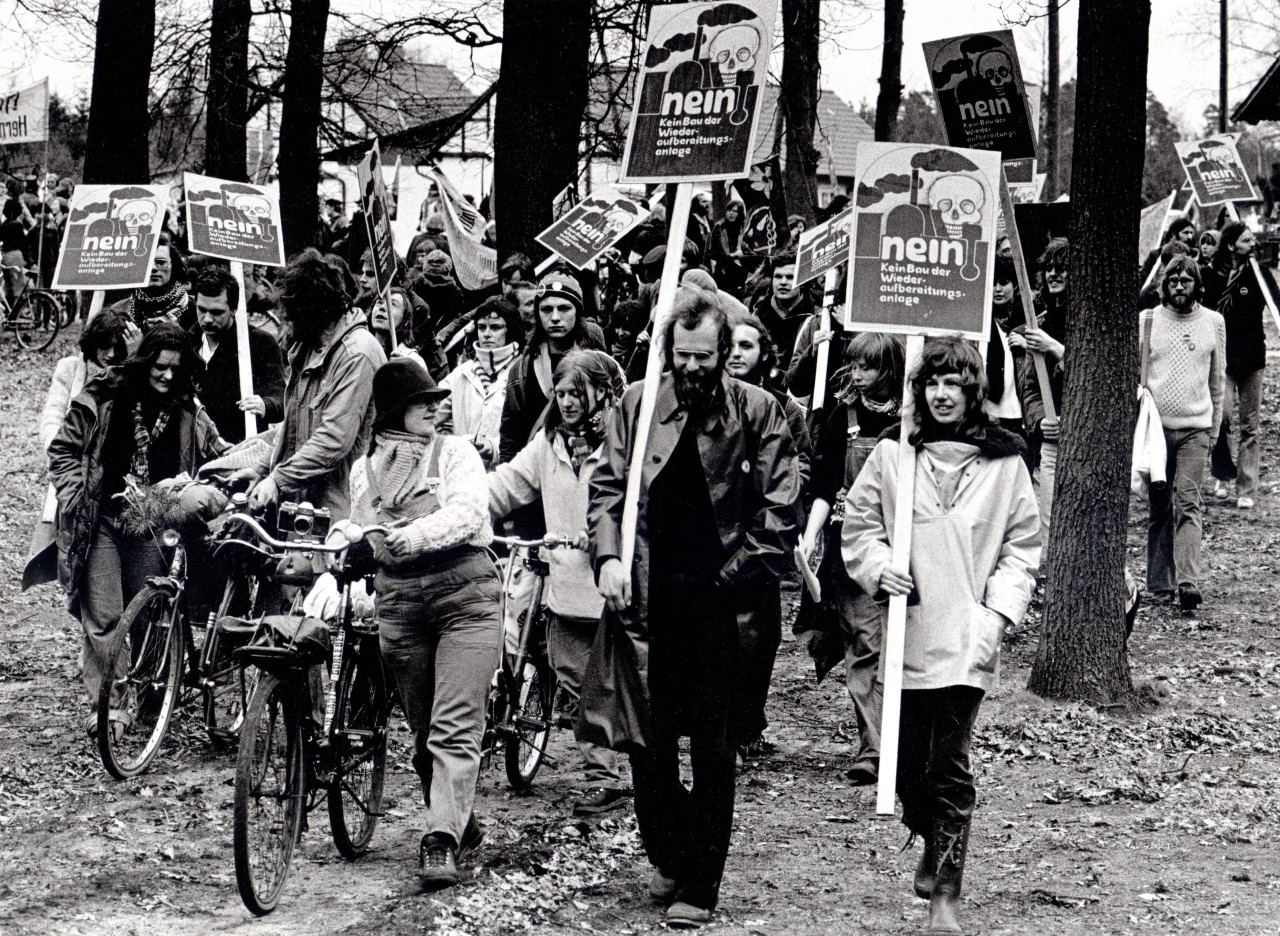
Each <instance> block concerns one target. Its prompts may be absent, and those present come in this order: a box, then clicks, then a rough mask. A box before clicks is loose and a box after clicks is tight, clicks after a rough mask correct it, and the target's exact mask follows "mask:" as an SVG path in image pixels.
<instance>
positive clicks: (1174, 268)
mask: <svg viewBox="0 0 1280 936" xmlns="http://www.w3.org/2000/svg"><path fill="white" fill-rule="evenodd" d="M1179 273H1186V274H1187V275H1188V276H1190V277H1191V278H1192V279H1193V280H1195V281H1196V284H1195V286H1194V287H1193V288H1192V290H1191V301H1192V302H1199V301H1200V296H1201V295H1202V294H1203V293H1204V283H1203V281H1202V280H1201V278H1200V264H1198V263H1196V261H1195V259H1194V258H1193V257H1191V256H1190V255H1188V254H1181V255H1179V256H1177V257H1174V258H1173V259H1172V260H1170V261H1169V263H1168V264H1167V265H1166V266H1165V268H1164V270H1163V272H1161V274H1160V298H1161V300H1162V301H1163V302H1164V303H1165V305H1168V304H1169V280H1171V279H1173V277H1174V276H1176V275H1177V274H1179Z"/></svg>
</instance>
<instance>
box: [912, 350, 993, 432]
mask: <svg viewBox="0 0 1280 936" xmlns="http://www.w3.org/2000/svg"><path fill="white" fill-rule="evenodd" d="M940 374H956V375H958V376H959V377H960V383H961V385H962V386H963V387H964V402H965V407H964V417H963V418H962V419H961V420H960V425H959V427H958V431H956V432H954V433H953V432H950V431H946V430H943V429H942V428H941V426H939V424H938V422H937V421H936V420H934V418H933V414H932V413H931V412H930V411H929V403H928V401H927V400H926V399H925V394H924V391H925V387H926V386H927V385H928V383H929V378H931V377H936V376H938V375H940ZM986 398H987V379H986V377H985V376H984V374H983V372H982V356H981V355H980V354H978V349H977V348H975V347H974V346H973V345H971V344H970V343H969V342H967V341H965V340H964V339H963V338H960V337H957V336H953V335H943V336H941V337H937V338H927V339H925V342H924V352H923V354H921V356H920V363H919V364H917V365H916V368H915V370H913V371H912V372H911V401H912V403H913V404H914V406H915V412H914V414H913V419H914V421H915V428H914V429H913V430H912V432H911V435H910V436H909V438H908V441H909V442H910V443H911V444H912V445H914V446H917V447H919V446H920V445H923V444H924V443H925V442H933V441H935V440H937V439H940V438H955V437H957V436H958V437H960V438H981V437H982V436H984V435H985V434H986V431H987V426H988V424H989V420H988V419H987V416H986V414H985V413H984V412H983V410H982V403H983V401H984V400H985V399H986Z"/></svg>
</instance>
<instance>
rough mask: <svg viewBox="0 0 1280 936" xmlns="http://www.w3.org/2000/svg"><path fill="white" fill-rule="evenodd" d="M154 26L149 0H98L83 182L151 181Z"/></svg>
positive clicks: (154, 20)
mask: <svg viewBox="0 0 1280 936" xmlns="http://www.w3.org/2000/svg"><path fill="white" fill-rule="evenodd" d="M155 30H156V10H155V3H154V2H153V0H101V2H100V3H99V5H98V28H97V38H96V41H95V44H94V55H93V87H92V90H91V92H90V97H89V127H88V138H87V140H86V143H85V154H84V181H85V182H88V183H91V184H104V185H105V184H111V183H116V182H130V183H147V182H150V181H151V164H150V159H149V153H148V134H149V132H150V129H151V117H150V114H149V112H148V105H149V101H148V97H149V94H150V83H151V54H152V52H153V51H154V48H155Z"/></svg>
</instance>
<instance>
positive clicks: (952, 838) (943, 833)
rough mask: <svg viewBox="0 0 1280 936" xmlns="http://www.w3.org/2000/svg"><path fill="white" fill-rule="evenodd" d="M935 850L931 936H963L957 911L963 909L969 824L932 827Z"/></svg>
mask: <svg viewBox="0 0 1280 936" xmlns="http://www.w3.org/2000/svg"><path fill="white" fill-rule="evenodd" d="M932 838H933V848H934V852H935V854H936V856H937V858H936V864H935V865H934V867H935V868H936V871H935V878H934V884H933V894H932V896H931V897H930V898H929V928H928V930H926V932H927V933H928V934H929V936H964V930H963V929H961V927H960V920H959V918H958V917H957V911H958V910H959V907H960V885H961V882H962V880H963V878H964V860H965V855H966V852H968V850H969V823H967V822H955V821H937V822H934V824H933V836H932Z"/></svg>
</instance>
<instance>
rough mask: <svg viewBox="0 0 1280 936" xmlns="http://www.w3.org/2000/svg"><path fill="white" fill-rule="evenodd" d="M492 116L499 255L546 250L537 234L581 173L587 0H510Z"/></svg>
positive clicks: (588, 16)
mask: <svg viewBox="0 0 1280 936" xmlns="http://www.w3.org/2000/svg"><path fill="white" fill-rule="evenodd" d="M502 36H503V40H502V63H501V70H500V72H499V74H500V75H501V79H500V81H501V84H500V86H499V90H498V104H497V112H496V113H495V114H494V128H493V150H494V183H493V185H494V198H495V202H496V214H497V217H496V221H497V223H498V253H499V256H500V257H502V258H505V257H507V256H509V255H510V254H512V253H515V252H517V251H518V252H520V253H523V254H526V255H528V256H530V257H540V256H545V254H546V250H545V249H543V248H542V247H539V246H538V245H537V243H536V242H535V241H534V236H535V235H537V233H538V232H539V231H541V230H542V229H543V228H545V227H546V226H547V225H548V224H550V223H551V201H552V199H553V198H554V197H555V195H556V193H558V192H559V191H560V190H561V189H562V188H564V187H565V186H566V185H568V184H569V182H570V181H572V180H573V179H574V178H576V177H577V174H578V141H579V139H580V137H581V131H582V117H583V111H584V110H585V109H586V105H587V66H588V57H589V52H590V41H591V2H590V0H506V2H505V3H504V4H503V8H502Z"/></svg>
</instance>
